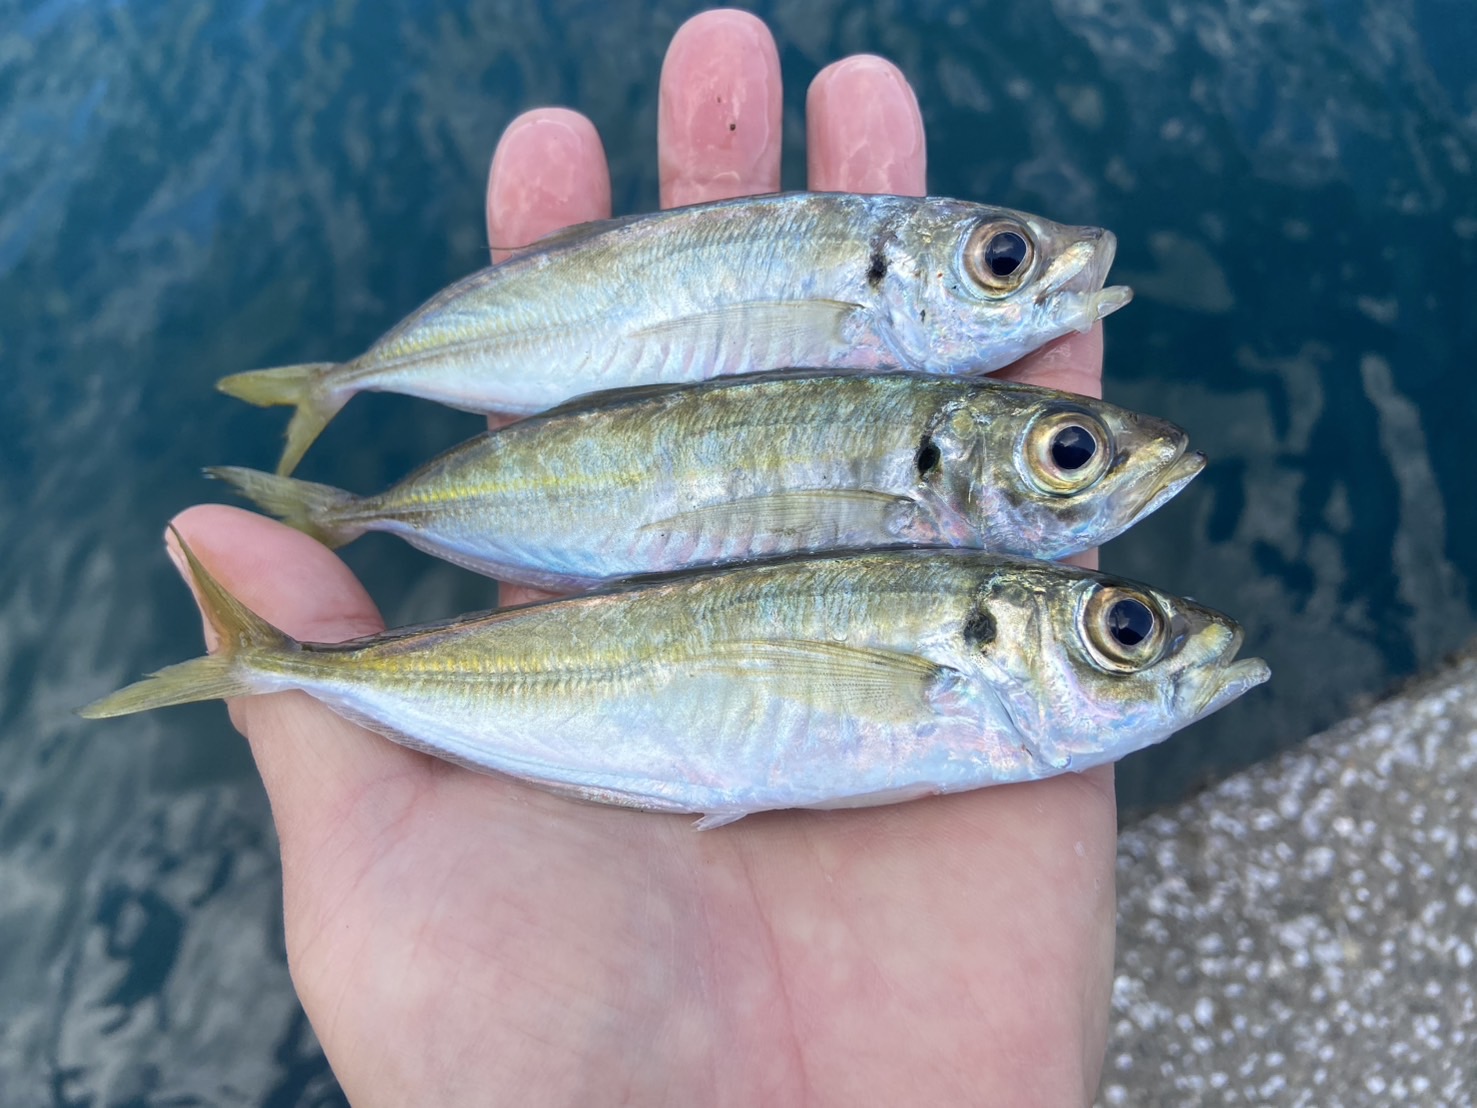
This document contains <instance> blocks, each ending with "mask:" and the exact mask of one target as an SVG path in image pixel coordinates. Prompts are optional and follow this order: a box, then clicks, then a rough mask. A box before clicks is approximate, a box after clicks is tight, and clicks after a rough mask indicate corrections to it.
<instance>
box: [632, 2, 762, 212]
mask: <svg viewBox="0 0 1477 1108" xmlns="http://www.w3.org/2000/svg"><path fill="white" fill-rule="evenodd" d="M780 97H781V85H780V58H779V52H778V51H777V50H776V49H775V45H774V37H773V36H772V35H771V34H770V33H769V28H768V27H766V26H765V25H764V23H763V21H761V20H759V19H757V18H756V17H754V16H752V15H750V14H749V13H748V12H740V11H733V10H730V9H719V10H717V11H709V12H703V13H702V14H701V15H695V16H693V17H692V18H691V19H689V20H688V21H687V22H686V23H684V24H683V25H682V26H681V27H679V28H678V29H677V33H676V34H675V35H673V36H672V43H671V45H670V46H668V47H667V57H666V61H664V62H663V63H662V80H661V93H660V97H659V107H658V109H657V143H656V147H657V165H658V168H659V170H660V173H661V190H662V207H664V208H674V207H678V206H680V205H682V204H701V203H705V202H707V201H710V200H726V199H728V198H729V197H731V196H749V195H752V194H754V193H761V192H774V191H776V190H777V189H778V188H779V187H780V143H781V138H782V130H781V127H782V116H781V109H782V103H781V98H780Z"/></svg>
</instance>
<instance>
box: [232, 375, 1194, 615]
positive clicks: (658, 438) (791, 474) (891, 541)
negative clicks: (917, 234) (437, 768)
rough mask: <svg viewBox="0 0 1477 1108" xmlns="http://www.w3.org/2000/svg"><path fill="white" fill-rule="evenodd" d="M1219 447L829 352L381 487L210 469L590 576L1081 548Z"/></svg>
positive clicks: (1088, 404)
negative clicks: (902, 547)
mask: <svg viewBox="0 0 1477 1108" xmlns="http://www.w3.org/2000/svg"><path fill="white" fill-rule="evenodd" d="M1204 464H1205V458H1204V455H1202V454H1198V453H1195V452H1192V451H1190V450H1188V436H1187V435H1186V434H1185V432H1184V431H1183V430H1181V429H1180V428H1179V427H1176V426H1175V425H1174V424H1172V423H1168V422H1166V421H1164V420H1161V419H1155V418H1153V417H1151V416H1143V415H1138V414H1136V413H1133V412H1129V411H1126V410H1125V409H1123V408H1119V407H1117V406H1115V405H1113V404H1109V403H1107V402H1106V401H1102V400H1093V399H1091V398H1089V397H1085V396H1074V395H1072V394H1070V393H1064V392H1057V391H1055V390H1052V389H1043V388H1037V387H1035V386H1032V385H1021V384H1015V383H1011V382H1005V381H990V380H978V379H974V378H947V377H933V376H929V375H926V374H917V373H911V374H910V373H881V374H862V375H858V374H844V373H838V372H835V371H831V372H828V373H815V372H813V371H810V372H804V373H777V374H757V375H754V376H748V377H735V378H726V379H720V380H715V381H707V382H703V383H701V384H697V385H682V386H673V385H665V386H656V387H654V388H647V389H634V390H633V389H623V390H620V391H617V392H613V393H606V394H600V395H597V396H593V397H587V398H582V399H580V400H577V401H572V402H571V403H570V404H568V405H565V406H563V407H561V408H560V409H559V410H558V411H556V412H552V413H546V414H545V415H541V416H535V417H532V418H530V419H526V420H522V421H520V422H518V423H514V424H512V425H510V426H508V427H503V428H499V429H498V430H496V431H492V432H489V433H486V434H483V435H479V436H478V437H477V438H474V439H472V440H470V441H468V442H466V443H463V444H462V445H460V446H458V447H455V448H454V449H452V450H450V451H448V452H446V453H445V454H443V455H441V456H440V457H439V458H437V459H435V460H433V461H431V462H429V463H428V464H426V465H425V466H423V467H422V468H421V469H419V470H418V471H416V472H415V473H413V474H411V475H410V476H409V477H407V478H406V479H405V480H403V481H401V482H400V483H399V484H397V485H395V486H394V487H392V488H390V489H388V490H386V491H385V492H383V493H380V494H378V495H374V496H354V495H352V494H350V493H346V492H343V491H340V490H338V489H334V488H331V487H329V486H326V485H316V484H311V483H309V482H306V481H299V480H296V479H295V478H292V477H279V476H274V475H272V474H267V473H258V472H256V471H255V470H249V469H241V468H238V467H232V466H223V467H217V468H212V469H209V470H207V471H206V472H208V473H209V474H211V475H212V476H214V477H219V478H221V479H222V480H225V481H227V482H229V483H230V484H232V485H234V486H235V487H236V488H238V489H240V490H241V491H242V492H244V493H245V494H246V495H248V496H250V497H251V498H252V499H253V500H255V501H256V502H257V503H258V504H259V505H261V506H262V507H264V508H266V509H267V510H269V511H271V512H273V513H274V514H276V515H278V516H279V517H281V518H282V519H284V520H286V521H287V522H289V523H291V524H292V525H293V526H294V527H297V528H298V529H300V530H302V531H306V532H307V533H308V534H310V535H313V536H314V537H315V538H318V539H319V540H320V541H322V542H324V543H326V544H327V545H329V546H340V545H343V544H344V543H346V542H349V541H351V540H352V539H354V538H356V537H357V536H358V535H360V534H362V533H364V532H365V531H386V532H389V533H390V534H394V535H398V536H400V537H401V538H403V539H405V540H406V541H407V542H409V543H411V544H412V545H414V546H417V547H419V548H420V549H422V550H425V551H427V552H428V553H431V554H434V555H436V556H437V557H440V558H445V559H446V560H448V561H451V562H454V563H456V564H457V565H461V566H464V567H466V568H468V569H472V570H476V571H478V572H480V573H486V574H490V575H491V576H494V577H497V578H499V579H500V580H504V581H513V582H517V583H520V584H525V585H535V586H538V587H541V588H552V589H561V590H575V589H580V590H582V589H590V588H593V587H596V586H598V585H599V584H600V583H601V582H602V581H605V580H609V579H612V578H618V577H629V576H632V575H634V574H640V573H657V572H667V571H672V570H677V569H685V568H690V567H693V566H700V565H711V564H718V563H723V562H734V561H743V560H746V559H752V558H760V557H772V556H779V555H785V554H794V553H807V552H817V551H819V550H822V549H860V548H864V547H879V546H896V545H899V544H903V543H907V544H911V545H918V546H965V547H974V548H977V549H981V550H990V551H994V552H996V553H1002V554H1018V555H1021V556H1029V557H1034V558H1060V557H1064V556H1065V555H1068V554H1075V553H1076V552H1078V551H1080V550H1086V549H1088V548H1089V547H1093V546H1098V545H1100V544H1102V543H1104V542H1106V541H1107V540H1109V539H1111V538H1113V537H1114V536H1115V535H1118V534H1120V533H1121V532H1122V531H1124V530H1125V529H1127V528H1128V527H1130V526H1132V525H1133V524H1134V523H1135V522H1137V521H1138V520H1140V519H1142V518H1143V517H1144V516H1146V515H1148V514H1149V513H1150V512H1152V511H1154V510H1155V509H1157V508H1158V507H1159V506H1160V505H1162V504H1164V503H1165V502H1166V501H1168V500H1169V499H1170V498H1171V497H1173V496H1174V495H1175V494H1176V493H1178V492H1179V491H1180V489H1182V488H1184V486H1185V485H1186V484H1187V483H1189V481H1190V480H1191V479H1193V478H1194V477H1195V475H1196V474H1198V473H1199V472H1200V470H1201V469H1202V468H1203V466H1204Z"/></svg>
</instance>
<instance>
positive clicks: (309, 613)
mask: <svg viewBox="0 0 1477 1108" xmlns="http://www.w3.org/2000/svg"><path fill="white" fill-rule="evenodd" d="M174 527H175V528H176V529H177V530H178V531H179V533H180V535H181V536H182V537H183V538H184V540H185V542H187V543H189V545H190V549H191V550H192V551H194V552H195V554H196V555H197V556H198V557H199V559H200V561H201V562H202V563H203V564H204V565H205V567H206V568H207V569H208V570H209V571H210V573H211V574H212V576H214V577H215V578H216V579H217V580H219V581H220V583H221V585H222V586H223V587H224V588H225V589H226V591H228V592H229V593H230V594H231V595H232V596H234V597H236V598H237V599H238V600H240V601H241V603H243V604H244V605H246V607H248V608H250V609H251V610H252V611H253V612H255V613H256V614H257V615H259V616H261V617H262V618H263V619H265V620H266V621H267V622H268V623H270V624H272V625H273V626H274V627H277V628H279V629H280V630H282V631H285V632H286V633H287V634H289V635H291V636H292V637H293V638H295V639H298V640H300V641H308V642H342V641H343V640H346V639H352V638H357V637H358V636H360V635H369V634H374V633H375V632H378V631H382V630H384V622H383V620H381V618H380V615H379V612H378V611H377V610H376V609H375V606H374V602H373V601H372V600H370V598H369V595H368V594H367V593H366V592H365V591H364V588H363V586H361V585H360V584H359V582H358V581H357V580H356V579H355V578H354V575H353V574H352V573H350V572H349V570H348V567H346V566H345V565H344V564H343V562H341V561H339V559H338V558H337V557H336V556H335V555H333V554H332V553H330V552H329V551H328V550H327V549H325V548H324V547H323V546H322V545H320V544H319V543H317V542H315V541H314V540H312V539H310V538H308V537H307V536H306V535H304V534H301V533H300V532H297V531H294V530H293V529H292V528H290V527H286V526H284V525H282V524H280V523H277V522H275V521H273V520H270V519H266V518H264V517H262V516H258V515H253V514H252V513H250V512H246V511H242V510H241V509H239V508H228V507H224V506H221V505H214V504H211V505H202V506H200V507H196V508H190V509H188V510H187V511H184V512H182V513H180V515H179V516H177V517H176V518H175V520H174ZM166 542H167V544H168V550H169V554H170V557H171V558H172V559H173V560H174V563H175V565H176V567H177V568H180V569H181V572H182V573H183V556H182V555H181V553H180V551H179V550H178V548H177V546H176V540H175V538H174V536H173V535H169V536H167V537H166ZM184 576H185V577H186V580H187V581H188V580H189V575H188V574H184ZM205 635H206V641H207V644H208V645H209V646H211V647H212V648H213V647H214V645H215V643H214V642H213V641H212V640H213V639H214V637H215V636H214V633H213V631H212V629H211V628H210V626H209V624H208V623H207V625H206V629H205ZM230 709H231V719H232V721H233V722H234V723H235V724H236V726H237V728H238V729H239V730H240V731H241V732H242V734H244V735H245V736H246V737H247V740H248V741H249V742H250V744H251V752H252V756H253V757H254V758H255V759H256V764H257V768H258V770H259V771H260V772H261V775H262V781H263V783H264V784H265V785H266V788H267V794H268V796H270V798H271V801H272V811H273V814H274V817H275V819H276V821H277V826H278V831H279V834H280V836H281V838H282V841H283V845H284V849H287V848H288V847H289V846H290V845H291V844H290V842H289V840H298V839H300V838H301V833H302V832H305V831H308V830H310V825H311V824H312V823H313V821H315V820H322V819H325V818H332V815H333V813H335V812H336V811H337V810H339V809H340V808H341V807H342V805H344V804H346V803H347V802H348V801H349V799H350V798H352V797H353V796H356V795H358V794H360V793H362V792H363V789H364V786H366V785H367V784H368V783H369V782H371V781H374V780H376V779H382V778H384V777H386V776H388V775H390V774H397V773H403V772H405V771H406V770H409V769H413V768H416V767H417V766H419V765H422V764H424V762H425V759H424V758H423V757H421V756H419V755H415V754H412V753H411V752H409V751H407V750H404V749H402V748H400V747H398V746H395V745H393V744H391V743H389V742H387V741H386V740H384V739H382V738H380V737H379V736H378V735H373V734H371V733H370V732H368V731H366V730H364V729H363V728H360V727H356V726H354V725H353V724H351V723H348V722H347V721H345V720H344V719H343V718H342V717H340V716H338V715H335V714H334V713H333V712H331V711H329V710H328V709H327V708H326V707H324V706H323V705H321V704H319V703H318V702H317V701H316V700H313V699H311V698H310V697H308V696H307V695H306V694H305V693H299V692H289V693H274V694H271V695H267V696H251V697H241V698H238V699H235V700H233V701H231V702H230ZM314 837H315V838H316V836H314Z"/></svg>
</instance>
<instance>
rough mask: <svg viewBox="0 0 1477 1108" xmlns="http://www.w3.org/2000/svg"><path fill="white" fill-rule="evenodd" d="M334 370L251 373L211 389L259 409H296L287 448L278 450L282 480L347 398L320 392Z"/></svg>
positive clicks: (323, 366)
mask: <svg viewBox="0 0 1477 1108" xmlns="http://www.w3.org/2000/svg"><path fill="white" fill-rule="evenodd" d="M337 367H338V363H337V362H304V363H303V364H302V365H284V366H278V367H277V368H276V369H253V370H251V371H250V372H248V373H233V374H232V375H231V376H229V377H222V378H221V379H220V380H219V381H217V382H216V383H215V387H216V388H218V389H220V391H221V392H223V393H225V394H226V395H227V396H234V397H236V399H238V400H245V401H246V402H247V403H248V404H255V405H257V406H258V407H261V408H270V407H272V406H274V405H277V404H286V405H289V406H291V407H293V408H296V409H297V410H296V411H295V412H293V413H292V421H291V422H290V423H288V425H287V445H286V447H284V448H283V450H282V460H281V461H280V462H278V463H277V472H278V473H279V474H282V475H283V476H286V475H287V474H289V473H291V472H292V471H293V470H294V469H296V468H297V464H298V462H300V461H302V459H303V455H304V454H306V453H307V452H308V447H310V446H312V445H313V440H314V439H316V438H317V437H318V436H319V435H320V434H321V433H322V431H323V428H325V427H327V426H328V421H329V420H330V419H332V418H333V417H334V416H336V415H337V414H338V410H339V409H340V408H342V407H343V406H344V404H345V402H346V401H347V400H348V396H346V395H343V394H341V393H337V392H331V391H329V390H328V389H326V388H324V383H325V382H324V378H325V377H327V376H328V373H329V371H330V370H333V369H336V368H337Z"/></svg>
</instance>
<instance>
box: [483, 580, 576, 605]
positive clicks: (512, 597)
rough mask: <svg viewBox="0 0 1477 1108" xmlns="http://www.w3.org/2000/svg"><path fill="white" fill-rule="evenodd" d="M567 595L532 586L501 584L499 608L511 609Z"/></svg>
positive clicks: (498, 596)
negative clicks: (518, 605)
mask: <svg viewBox="0 0 1477 1108" xmlns="http://www.w3.org/2000/svg"><path fill="white" fill-rule="evenodd" d="M567 595H568V594H567V593H562V592H552V591H550V590H549V589H536V588H534V587H533V586H532V585H509V584H506V583H500V584H499V585H498V594H497V606H498V607H499V608H511V607H513V606H514V605H517V604H532V603H534V602H535V601H538V600H553V599H554V598H555V597H556V596H567Z"/></svg>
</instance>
